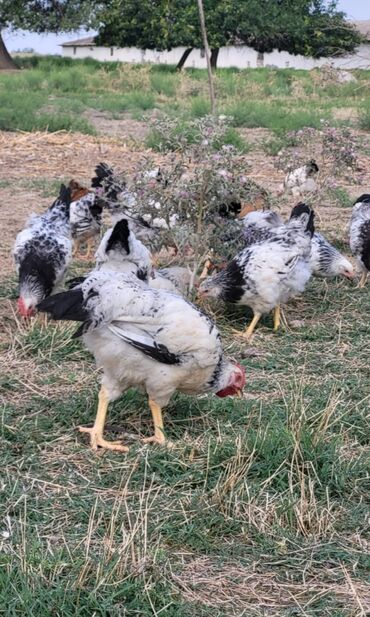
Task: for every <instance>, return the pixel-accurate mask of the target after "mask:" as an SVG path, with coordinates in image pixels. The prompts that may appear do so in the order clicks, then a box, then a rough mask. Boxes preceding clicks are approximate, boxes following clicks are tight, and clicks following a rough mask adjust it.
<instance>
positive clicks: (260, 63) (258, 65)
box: [257, 51, 265, 68]
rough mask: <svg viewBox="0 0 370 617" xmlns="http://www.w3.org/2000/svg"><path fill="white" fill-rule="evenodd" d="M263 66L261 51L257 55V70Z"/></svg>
mask: <svg viewBox="0 0 370 617" xmlns="http://www.w3.org/2000/svg"><path fill="white" fill-rule="evenodd" d="M264 64H265V56H264V54H263V52H262V51H259V52H258V54H257V68H262V67H263V66H264Z"/></svg>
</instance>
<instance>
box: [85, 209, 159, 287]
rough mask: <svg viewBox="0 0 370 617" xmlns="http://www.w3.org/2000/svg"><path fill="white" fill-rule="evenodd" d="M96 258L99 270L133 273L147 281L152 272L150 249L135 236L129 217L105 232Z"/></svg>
mask: <svg viewBox="0 0 370 617" xmlns="http://www.w3.org/2000/svg"><path fill="white" fill-rule="evenodd" d="M95 258H96V268H97V269H98V270H104V271H112V272H126V273H131V274H134V275H135V276H137V277H138V278H139V279H141V280H143V281H146V282H148V281H149V278H150V276H151V274H152V262H151V255H150V251H149V250H148V249H147V248H146V247H145V246H144V244H143V243H142V242H140V240H138V239H137V238H136V237H135V234H134V233H133V232H132V231H131V230H130V226H129V222H128V221H127V219H121V220H120V221H118V223H116V224H115V226H114V227H112V228H110V229H108V230H107V231H106V232H105V234H104V236H103V238H102V241H101V242H100V245H99V247H98V250H97V251H96V253H95Z"/></svg>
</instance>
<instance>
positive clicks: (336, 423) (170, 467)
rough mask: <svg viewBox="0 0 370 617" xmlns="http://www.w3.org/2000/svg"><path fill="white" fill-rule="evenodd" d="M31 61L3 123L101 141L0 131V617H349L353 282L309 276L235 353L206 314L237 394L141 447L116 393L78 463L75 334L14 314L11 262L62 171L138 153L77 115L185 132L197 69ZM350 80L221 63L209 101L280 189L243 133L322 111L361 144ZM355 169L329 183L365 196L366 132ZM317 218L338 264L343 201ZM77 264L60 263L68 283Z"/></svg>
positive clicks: (356, 333)
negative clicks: (172, 126) (164, 441)
mask: <svg viewBox="0 0 370 617" xmlns="http://www.w3.org/2000/svg"><path fill="white" fill-rule="evenodd" d="M32 62H33V63H35V66H34V68H30V69H29V70H25V71H22V72H20V73H19V74H18V73H12V74H8V75H0V128H2V129H7V130H15V129H22V130H28V129H38V130H40V129H45V128H47V127H49V130H51V128H53V126H52V125H51V124H49V120H50V117H54V118H56V119H57V120H56V121H55V122H56V124H55V127H56V126H59V128H67V129H68V130H69V129H71V130H72V131H74V130H79V131H81V130H82V131H88V132H91V133H97V135H91V136H90V135H81V134H80V133H73V132H72V133H71V135H64V134H62V135H57V136H55V137H52V136H48V135H46V136H45V135H41V134H39V133H38V134H34V135H30V136H28V135H14V136H12V135H11V134H10V133H0V158H1V160H2V164H3V165H2V168H1V170H0V190H1V193H0V196H1V197H0V199H1V210H0V215H1V222H2V223H3V224H4V225H3V226H2V228H3V229H4V232H3V235H2V239H1V242H0V251H1V258H2V263H3V264H5V266H4V267H3V268H2V274H1V277H0V297H1V298H2V301H1V305H0V345H1V357H0V375H1V377H0V394H1V398H2V405H1V419H0V431H1V440H0V466H1V474H0V614H3V615H5V616H6V617H19V616H23V615H24V616H27V617H45V616H52V617H93V616H95V617H125V616H128V617H134V616H139V617H149V616H150V617H152V616H154V617H156V616H157V615H158V616H161V617H211V616H212V617H242V616H243V617H267V616H269V617H270V616H273V617H298V616H299V617H365V616H366V615H367V614H368V611H369V610H370V592H369V585H368V579H369V570H370V558H369V541H370V538H369V531H370V518H369V489H370V486H369V484H370V481H369V478H370V456H369V455H370V447H369V420H370V414H369V397H370V370H369V360H368V347H369V335H370V325H369V319H368V315H369V312H370V296H369V287H367V288H365V289H362V290H361V289H357V288H356V286H355V285H354V284H352V283H350V282H347V281H344V280H343V281H339V280H338V281H330V282H329V283H327V282H325V281H323V280H317V279H316V280H313V281H311V282H310V284H309V286H308V288H307V291H306V293H305V294H304V295H303V296H302V297H300V298H297V299H296V300H295V301H293V302H291V303H290V304H289V306H288V307H287V309H286V318H287V323H288V326H287V327H286V328H285V329H282V330H281V331H280V332H278V333H277V334H274V333H273V332H272V327H271V326H272V323H271V317H266V318H264V319H263V321H262V323H261V326H260V327H258V329H257V331H256V334H255V337H254V339H253V340H252V342H251V344H250V345H246V344H241V343H240V341H239V340H238V339H236V338H234V337H233V336H232V333H231V329H232V328H234V327H242V326H243V325H244V324H245V320H246V319H247V318H249V317H250V315H249V314H248V313H247V311H242V310H235V309H231V308H225V307H222V306H214V305H213V306H211V307H210V310H212V311H213V312H215V316H216V319H217V322H218V324H219V325H220V328H221V331H222V336H223V342H224V347H225V349H226V351H227V353H228V354H229V355H230V356H233V357H235V358H238V360H239V361H240V359H241V362H242V363H243V364H244V365H245V368H246V374H247V383H246V388H245V395H244V399H243V400H231V399H217V398H216V397H212V396H203V397H201V398H199V399H196V398H189V397H185V396H182V395H178V396H176V397H174V398H173V399H172V401H171V403H170V405H169V407H168V408H167V411H166V414H165V427H166V434H167V437H168V439H169V440H170V441H171V442H172V444H173V446H172V447H171V448H163V449H162V448H160V447H152V446H149V445H143V444H142V443H141V442H140V441H139V437H145V436H148V435H149V434H151V428H152V425H151V418H150V413H149V411H148V409H147V402H146V400H145V398H144V396H142V395H140V394H138V393H136V392H135V391H129V392H127V393H126V394H125V395H124V396H123V397H122V398H121V399H120V400H119V401H117V402H116V403H114V404H113V405H112V406H111V409H110V414H109V419H108V425H109V426H108V428H109V431H108V435H109V437H112V438H115V437H122V438H123V439H124V440H125V442H127V443H129V444H130V445H131V449H130V452H129V453H128V455H121V454H118V453H100V454H98V455H93V454H92V453H91V451H90V450H89V448H88V444H87V441H86V440H85V438H84V436H82V435H81V434H80V433H78V432H77V430H76V427H77V426H78V425H80V424H90V423H92V421H93V418H94V414H95V410H96V403H97V391H98V382H99V374H98V372H97V371H96V367H95V364H94V362H93V361H92V358H91V357H90V356H89V354H88V353H87V352H86V351H85V350H84V349H83V347H82V346H81V344H80V343H79V342H76V341H71V339H70V337H71V334H72V333H73V331H74V329H75V326H74V324H70V325H65V324H57V325H56V324H54V323H51V322H48V323H47V325H45V324H44V323H43V322H42V321H41V320H39V319H36V320H34V321H33V322H32V324H31V325H29V324H25V323H22V322H20V321H19V319H18V318H17V317H16V315H15V312H14V308H15V307H14V299H15V298H16V295H17V288H16V279H15V276H14V273H13V271H12V265H11V262H10V259H9V257H8V254H9V250H10V248H11V246H12V243H13V242H14V237H15V235H16V232H17V230H18V229H20V228H21V227H22V226H23V222H24V220H25V219H26V217H27V215H28V213H29V212H30V211H33V210H35V211H38V212H41V211H43V210H44V209H45V207H46V206H47V205H49V203H50V200H51V199H52V197H53V196H54V195H55V192H56V190H57V184H58V182H59V181H60V180H61V179H62V178H63V179H69V178H70V177H76V178H78V179H80V178H81V179H82V180H84V181H86V180H87V179H88V178H89V177H90V176H91V172H92V169H93V162H94V161H95V163H96V162H98V161H99V160H101V159H104V158H106V159H107V160H108V161H110V162H112V163H115V162H117V164H119V165H120V166H121V167H123V166H124V165H125V164H127V165H130V164H133V163H132V161H134V162H135V161H137V160H139V159H140V157H142V156H144V155H147V150H145V145H144V144H143V143H140V144H138V145H137V147H136V149H135V147H134V146H131V145H129V146H127V145H126V144H125V143H123V141H124V138H122V140H121V141H119V140H116V139H114V140H113V139H110V138H108V137H107V136H104V135H101V134H99V129H98V128H96V127H93V125H91V126H90V125H88V124H83V126H82V125H81V124H73V123H74V122H76V123H78V122H80V123H85V122H86V123H88V122H89V120H88V114H85V112H86V110H91V109H95V110H97V109H98V110H103V111H104V113H106V114H108V115H110V117H111V119H112V120H113V121H115V120H117V122H119V121H120V119H121V118H122V115H125V117H126V116H127V114H129V115H131V114H132V115H133V116H134V119H133V121H136V122H137V126H138V127H139V128H140V126H141V124H144V123H140V121H139V120H138V118H140V117H141V114H143V113H146V112H148V111H149V112H151V110H152V109H162V110H164V111H166V112H167V113H170V114H180V115H181V118H183V119H184V121H187V120H191V119H192V118H194V117H197V116H199V115H201V114H202V113H206V112H207V111H208V109H207V103H206V77H205V75H204V73H203V72H202V71H187V72H185V73H184V74H182V75H178V74H176V73H174V72H173V71H172V70H168V69H167V70H164V69H163V68H161V67H159V68H158V67H157V68H154V67H152V68H150V67H142V68H138V67H125V66H117V65H114V64H113V65H104V66H102V65H98V64H96V63H94V62H81V63H80V62H78V63H73V65H72V66H70V64H69V63H68V62H66V61H65V60H61V61H59V62H56V61H55V60H53V62H51V61H50V60H48V59H41V60H37V61H36V60H32ZM356 75H357V77H358V82H357V83H356V84H349V85H348V84H347V85H342V86H333V85H331V86H330V87H329V86H322V85H321V86H319V85H318V84H317V83H316V82H315V80H316V78H315V77H314V74H313V73H304V72H298V71H289V70H284V71H272V70H268V71H262V70H253V71H252V70H250V71H245V72H241V71H219V72H218V73H217V77H216V81H217V91H218V93H219V109H220V112H221V111H229V110H230V109H232V110H233V116H234V117H235V122H234V124H235V127H234V128H235V130H237V131H239V130H240V128H241V130H242V132H243V131H244V132H243V137H244V138H245V140H246V142H250V148H249V149H248V150H247V151H246V153H245V161H246V166H247V165H248V166H249V167H248V169H250V175H251V177H252V178H258V180H259V181H260V182H262V183H263V184H264V185H265V186H266V187H268V188H269V189H270V190H271V191H272V192H273V194H276V193H277V187H278V183H279V181H280V176H281V172H278V171H277V170H276V169H275V168H274V162H275V157H274V156H273V155H272V154H271V153H270V154H266V152H265V150H263V149H261V144H260V143H259V144H257V145H256V144H255V143H254V142H253V139H254V137H255V133H254V132H253V131H254V130H255V129H254V127H256V128H257V133H258V131H259V129H261V128H263V127H264V128H267V129H269V131H268V132H267V133H266V135H267V136H268V139H270V140H271V138H273V139H276V137H278V138H279V139H280V138H282V137H284V131H285V130H290V129H292V128H297V127H300V126H305V125H309V126H316V124H315V123H317V122H318V121H319V120H320V119H321V118H323V117H326V118H328V119H329V120H330V121H331V122H332V123H333V124H338V123H339V124H340V123H343V122H344V121H345V122H346V123H347V124H349V125H350V126H351V127H352V128H353V130H354V131H359V134H361V136H362V137H364V136H366V133H365V131H363V129H364V128H366V127H365V126H364V125H363V129H362V130H361V128H360V122H364V120H363V119H364V118H365V116H366V113H365V111H364V110H365V108H366V105H367V104H368V102H369V99H370V94H369V84H370V80H369V76H370V73H365V72H361V73H356ZM317 79H318V78H317ZM20 93H21V94H22V96H20ZM23 94H24V96H23ZM244 97H248V101H252V102H248V103H245V100H244ZM338 110H339V111H340V113H339V111H338ZM343 110H346V111H347V112H348V113H347V115H346V114H345V113H344V112H343ZM26 112H27V113H26ZM84 114H85V115H84ZM63 116H64V117H65V118H68V122H69V123H70V124H69V125H68V123H67V125H66V126H63V122H64V121H63V122H62V121H61V120H60V119H61V118H62V117H63ZM344 118H347V120H344ZM23 122H24V123H26V124H22V123H23ZM59 122H61V124H60V123H59ZM27 123H28V124H27ZM58 123H59V124H58ZM135 127H136V124H135ZM258 134H259V133H258ZM156 156H157V155H156ZM158 156H159V155H158ZM168 156H170V155H168ZM160 162H161V164H162V162H163V164H165V162H166V157H165V155H163V158H162V159H160ZM361 165H362V167H363V169H364V170H365V171H363V172H361V173H363V175H362V176H361V178H363V179H362V183H360V180H358V184H355V185H351V184H348V182H347V184H346V182H345V181H344V180H343V181H339V190H345V191H348V192H349V193H350V195H351V196H352V197H353V196H354V195H356V194H360V193H362V192H369V182H370V171H369V170H370V147H369V143H368V142H366V140H365V137H364V142H363V146H362V150H361ZM279 174H280V175H279ZM358 177H360V176H358ZM261 178H262V179H261ZM290 205H291V204H289V203H288V202H286V203H284V207H285V208H287V207H289V206H290ZM315 207H316V206H315ZM316 209H317V217H316V221H317V224H318V226H319V227H320V229H322V230H323V231H325V232H326V233H328V234H329V237H330V238H331V239H332V240H333V241H334V242H335V244H336V245H337V246H338V247H339V248H341V249H342V250H344V251H345V252H347V253H348V246H347V244H346V242H345V239H346V236H345V228H346V225H347V222H348V219H349V216H350V204H349V203H348V202H347V201H346V200H344V203H343V204H342V205H339V206H338V205H336V207H334V206H332V207H331V206H330V204H329V205H320V204H318V205H317V208H316ZM87 268H88V265H87V264H86V263H82V262H77V263H74V264H73V268H72V271H71V274H72V275H73V274H79V273H82V272H84V271H86V270H87Z"/></svg>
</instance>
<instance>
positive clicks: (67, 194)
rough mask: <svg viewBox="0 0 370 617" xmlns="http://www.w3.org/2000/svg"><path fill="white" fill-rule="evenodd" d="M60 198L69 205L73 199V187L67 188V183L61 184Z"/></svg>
mask: <svg viewBox="0 0 370 617" xmlns="http://www.w3.org/2000/svg"><path fill="white" fill-rule="evenodd" d="M58 199H59V201H61V202H62V203H64V204H66V205H67V206H69V205H70V204H71V201H72V193H71V189H70V188H67V187H66V185H65V184H61V185H60V189H59V196H58Z"/></svg>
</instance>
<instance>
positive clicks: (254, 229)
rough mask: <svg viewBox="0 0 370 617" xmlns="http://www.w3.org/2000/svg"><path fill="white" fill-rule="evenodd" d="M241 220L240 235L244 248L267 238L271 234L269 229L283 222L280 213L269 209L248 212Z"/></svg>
mask: <svg viewBox="0 0 370 617" xmlns="http://www.w3.org/2000/svg"><path fill="white" fill-rule="evenodd" d="M241 221H242V223H243V229H242V237H243V241H244V243H245V248H246V247H247V246H250V245H251V244H255V243H256V242H260V241H261V240H267V239H268V238H270V237H271V236H272V233H273V232H271V230H274V229H275V228H276V227H279V225H283V224H284V221H283V219H282V218H281V216H280V214H278V213H277V212H273V211H271V210H255V211H253V212H249V213H248V214H247V215H246V216H243V217H242V218H241Z"/></svg>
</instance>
